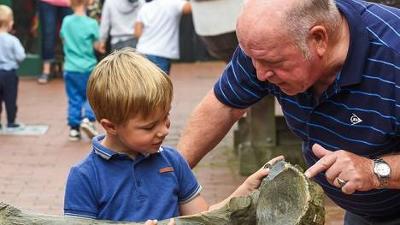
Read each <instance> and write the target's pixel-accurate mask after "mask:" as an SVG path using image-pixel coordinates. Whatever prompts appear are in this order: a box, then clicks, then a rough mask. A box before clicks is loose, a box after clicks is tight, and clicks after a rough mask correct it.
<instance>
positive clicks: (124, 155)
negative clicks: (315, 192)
mask: <svg viewBox="0 0 400 225" xmlns="http://www.w3.org/2000/svg"><path fill="white" fill-rule="evenodd" d="M163 74H164V73H163V72H161V70H160V69H158V68H157V67H156V66H155V65H154V64H152V63H151V62H150V61H148V60H147V59H146V58H144V57H142V56H140V55H138V54H137V53H134V52H133V50H130V49H123V50H121V51H116V52H114V53H112V54H111V55H109V56H107V57H106V58H104V59H103V60H102V61H101V62H100V63H99V64H98V65H97V66H96V68H95V69H94V71H93V73H92V76H91V77H90V79H89V82H88V99H89V102H90V104H91V106H92V107H93V110H94V112H95V114H96V118H97V120H98V121H99V122H100V124H101V125H102V126H103V128H104V129H105V131H106V134H105V136H104V135H102V136H96V137H95V138H93V142H92V151H91V153H90V154H89V155H88V156H87V157H86V159H84V160H83V161H82V162H80V163H79V164H77V165H76V166H74V167H72V169H71V171H70V174H69V177H68V180H67V184H66V191H65V199H64V214H65V215H72V216H80V217H87V218H94V219H105V220H113V221H133V222H140V221H145V220H148V219H157V220H163V219H167V218H171V217H176V216H181V215H191V214H195V213H198V212H202V211H206V210H209V209H214V208H218V207H220V206H222V205H223V204H224V203H226V202H227V201H228V200H229V199H230V198H232V197H234V196H242V195H246V194H249V193H250V192H251V191H253V190H255V189H256V188H258V186H259V185H260V183H261V179H262V178H263V177H264V176H266V175H267V173H268V170H265V169H260V170H259V171H258V172H256V173H255V174H253V175H252V176H250V177H249V178H248V179H247V180H246V181H245V182H244V183H243V184H242V185H241V186H240V187H239V188H238V189H237V190H236V191H235V192H234V193H233V194H232V195H231V196H230V197H229V198H227V199H226V200H224V201H223V202H221V203H219V204H217V205H214V206H212V207H208V205H207V203H206V202H205V200H204V199H203V197H202V196H201V195H200V191H201V186H200V185H199V183H198V182H197V180H196V178H195V177H194V175H193V173H192V171H191V170H190V168H189V166H188V164H187V163H186V161H185V159H184V158H183V157H182V156H181V155H180V154H179V153H178V152H177V151H176V150H175V149H173V148H170V147H166V146H162V142H163V140H164V139H165V137H166V136H167V134H168V130H169V127H170V120H169V111H170V108H171V101H172V83H171V81H170V79H169V77H168V76H165V75H163ZM276 160H277V159H276Z"/></svg>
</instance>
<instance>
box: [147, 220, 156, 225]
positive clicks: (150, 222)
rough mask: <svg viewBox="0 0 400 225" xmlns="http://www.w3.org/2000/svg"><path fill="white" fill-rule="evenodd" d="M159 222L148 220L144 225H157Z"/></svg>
mask: <svg viewBox="0 0 400 225" xmlns="http://www.w3.org/2000/svg"><path fill="white" fill-rule="evenodd" d="M157 222H158V221H157V220H147V221H146V222H145V223H144V225H157Z"/></svg>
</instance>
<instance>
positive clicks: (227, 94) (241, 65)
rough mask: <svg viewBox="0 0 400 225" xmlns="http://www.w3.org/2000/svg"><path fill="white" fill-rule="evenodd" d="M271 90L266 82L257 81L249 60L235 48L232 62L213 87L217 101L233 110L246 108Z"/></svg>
mask: <svg viewBox="0 0 400 225" xmlns="http://www.w3.org/2000/svg"><path fill="white" fill-rule="evenodd" d="M271 88H272V86H271V84H269V83H268V82H262V81H260V80H258V79H257V75H256V70H255V68H254V66H253V63H252V61H251V58H250V57H249V56H247V55H246V54H245V53H244V52H243V50H242V49H241V48H240V47H237V49H236V50H235V53H234V54H233V56H232V60H231V61H230V62H229V64H228V65H227V66H226V68H225V70H224V72H223V73H222V76H221V77H220V78H219V79H218V81H217V82H216V83H215V85H214V93H215V96H216V97H217V99H218V100H219V101H220V102H222V103H224V104H225V105H228V106H231V107H234V108H241V109H243V108H247V107H249V106H251V105H253V104H254V103H256V102H257V101H259V100H260V99H262V98H263V97H265V96H266V95H267V94H269V93H270V89H271Z"/></svg>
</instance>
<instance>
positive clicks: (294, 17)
mask: <svg viewBox="0 0 400 225" xmlns="http://www.w3.org/2000/svg"><path fill="white" fill-rule="evenodd" d="M315 25H323V26H325V27H326V29H327V31H328V33H329V34H330V35H334V33H335V30H337V28H338V27H339V25H340V13H339V11H338V9H337V7H336V5H335V1H334V0H285V1H283V0H247V1H245V3H244V6H243V9H242V11H241V13H240V15H239V17H238V21H237V27H236V28H237V29H236V30H237V35H238V38H239V42H240V41H248V39H250V40H254V39H255V37H256V36H268V37H269V36H271V35H272V36H275V37H277V38H280V39H281V38H283V37H286V38H289V37H291V38H293V39H294V41H295V43H296V45H298V46H299V47H300V48H301V49H302V50H303V51H305V50H306V38H307V35H308V31H309V30H310V28H311V27H312V26H315Z"/></svg>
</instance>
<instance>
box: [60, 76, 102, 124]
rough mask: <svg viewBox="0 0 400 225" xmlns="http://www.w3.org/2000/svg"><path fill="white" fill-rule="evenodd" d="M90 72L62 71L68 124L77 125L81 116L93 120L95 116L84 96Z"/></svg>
mask: <svg viewBox="0 0 400 225" xmlns="http://www.w3.org/2000/svg"><path fill="white" fill-rule="evenodd" d="M89 76H90V72H87V73H79V72H71V71H65V72H64V82H65V91H66V92H67V97H68V125H69V126H70V127H79V125H80V123H81V121H82V119H83V118H88V119H89V120H90V121H95V120H96V117H95V115H94V113H93V110H92V108H91V107H90V105H89V102H88V100H87V97H86V85H87V82H88V79H89Z"/></svg>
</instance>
